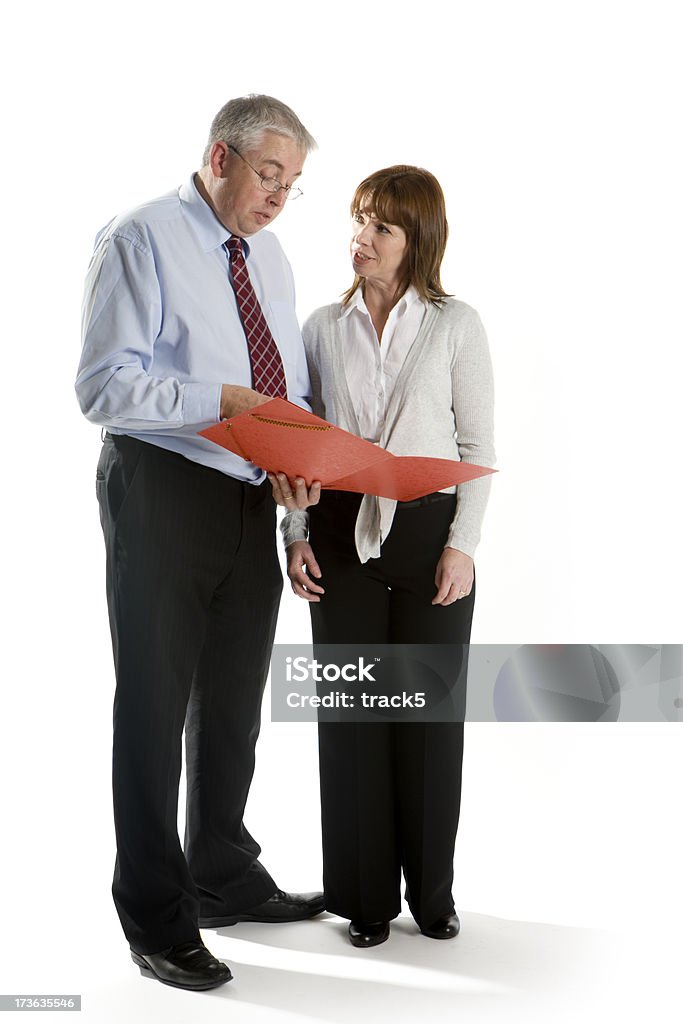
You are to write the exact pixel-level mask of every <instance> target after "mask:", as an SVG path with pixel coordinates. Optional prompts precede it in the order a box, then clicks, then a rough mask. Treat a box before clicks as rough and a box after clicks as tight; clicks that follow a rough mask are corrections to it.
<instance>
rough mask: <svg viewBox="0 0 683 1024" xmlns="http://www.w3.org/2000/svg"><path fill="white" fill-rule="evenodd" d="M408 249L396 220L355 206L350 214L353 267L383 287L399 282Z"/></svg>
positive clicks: (406, 240) (358, 272) (406, 239)
mask: <svg viewBox="0 0 683 1024" xmlns="http://www.w3.org/2000/svg"><path fill="white" fill-rule="evenodd" d="M407 251H408V236H407V235H406V233H405V231H404V230H403V228H400V227H399V226H398V224H387V223H385V222H384V221H381V220H378V219H377V217H376V216H375V214H374V213H372V212H371V211H370V210H366V209H360V210H357V211H356V213H355V214H354V216H353V235H352V236H351V259H352V261H353V269H354V271H355V273H356V274H358V276H359V277H362V278H365V280H366V281H372V282H376V283H377V284H380V285H384V286H385V287H394V286H395V285H398V284H399V282H400V280H401V278H402V276H403V275H402V273H401V270H402V266H403V260H404V258H405V255H406V253H407Z"/></svg>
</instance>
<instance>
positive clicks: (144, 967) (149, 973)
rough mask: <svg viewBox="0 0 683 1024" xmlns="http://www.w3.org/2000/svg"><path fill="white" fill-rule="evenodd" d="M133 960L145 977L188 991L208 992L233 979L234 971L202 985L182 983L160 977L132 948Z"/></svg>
mask: <svg viewBox="0 0 683 1024" xmlns="http://www.w3.org/2000/svg"><path fill="white" fill-rule="evenodd" d="M130 956H131V960H132V961H133V963H134V964H136V966H137V967H139V968H140V974H141V975H142V977H143V978H152V979H153V980H154V981H159V982H161V984H162V985H169V986H170V987H171V988H182V989H185V991H187V992H206V991H208V990H209V989H212V988H219V987H220V986H221V985H227V983H228V982H229V981H232V979H233V976H232V973H231V974H230V975H229V976H228V977H227V978H221V980H220V981H208V982H205V983H204V984H201V985H181V984H180V982H177V981H167V980H166V979H165V978H160V977H159V975H158V974H157V973H156V971H154V970H153V969H152V968H151V967H150V965H149V964H148V963H147V961H146V960H143V959H142V957H141V956H138V955H137V954H136V953H134V952H133V951H132V950H131V953H130Z"/></svg>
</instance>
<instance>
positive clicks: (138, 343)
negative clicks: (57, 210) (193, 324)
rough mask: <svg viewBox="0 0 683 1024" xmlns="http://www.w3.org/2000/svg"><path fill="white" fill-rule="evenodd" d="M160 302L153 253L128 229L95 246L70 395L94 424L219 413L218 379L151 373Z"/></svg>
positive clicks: (128, 424) (175, 424)
mask: <svg viewBox="0 0 683 1024" xmlns="http://www.w3.org/2000/svg"><path fill="white" fill-rule="evenodd" d="M161 318H162V303H161V291H160V286H159V280H158V278H157V274H156V270H155V264H154V256H153V253H152V251H151V248H150V247H149V246H148V245H147V244H146V243H145V240H144V238H142V237H139V236H138V235H137V234H135V233H133V232H132V231H131V232H130V233H129V234H119V233H116V232H115V233H112V234H110V235H105V237H104V238H103V239H102V240H101V241H100V242H99V244H98V245H97V246H96V249H95V252H94V255H93V258H92V260H91V263H90V267H89V268H88V274H87V277H86V283H85V295H84V299H83V321H82V322H83V330H82V340H83V350H82V354H81V361H80V364H79V368H78V376H77V379H76V394H77V397H78V401H79V404H80V406H81V410H82V411H83V414H84V415H85V416H86V418H87V419H89V420H90V421H91V422H93V423H98V424H101V425H102V426H105V427H107V426H113V427H120V428H122V429H124V430H126V429H127V430H134V431H136V432H143V431H146V430H148V431H154V432H158V431H160V430H164V429H168V430H176V431H177V430H178V429H179V428H183V427H187V428H188V429H189V428H191V432H192V433H194V432H195V431H196V430H197V428H198V427H199V426H200V425H207V424H209V423H215V422H216V421H217V420H219V419H220V396H221V385H220V384H213V383H212V384H202V383H194V382H187V383H182V382H181V381H180V380H178V379H177V378H176V377H172V376H169V377H155V376H153V375H152V374H151V373H150V367H151V365H152V360H153V353H154V344H155V341H156V338H157V336H158V334H159V330H160V327H161Z"/></svg>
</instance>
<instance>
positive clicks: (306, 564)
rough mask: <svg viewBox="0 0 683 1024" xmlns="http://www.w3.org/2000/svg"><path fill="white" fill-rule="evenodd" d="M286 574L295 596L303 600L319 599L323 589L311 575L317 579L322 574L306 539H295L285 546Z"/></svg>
mask: <svg viewBox="0 0 683 1024" xmlns="http://www.w3.org/2000/svg"><path fill="white" fill-rule="evenodd" d="M287 575H288V576H289V579H290V582H291V584H292V590H293V591H294V593H295V594H296V595H297V597H302V598H303V599H304V601H319V600H320V597H319V595H320V594H324V593H325V591H324V590H323V588H322V587H321V586H319V585H318V584H317V583H314V582H313V579H312V578H311V577H313V576H316V577H317V578H318V579H320V577H321V576H322V573H321V572H320V566H319V565H318V563H317V562H316V560H315V555H314V554H313V548H312V547H311V545H310V544H309V543H308V541H307V540H295V541H294V543H293V544H290V545H289V547H288V548H287Z"/></svg>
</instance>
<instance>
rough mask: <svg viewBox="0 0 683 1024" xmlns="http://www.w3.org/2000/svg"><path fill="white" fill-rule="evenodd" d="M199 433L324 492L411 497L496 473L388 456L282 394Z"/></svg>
mask: <svg viewBox="0 0 683 1024" xmlns="http://www.w3.org/2000/svg"><path fill="white" fill-rule="evenodd" d="M200 434H201V436H202V437H206V438H207V439H208V440H209V441H213V442H214V443H215V444H219V445H221V446H222V447H223V448H227V449H228V451H231V452H234V453H235V454H236V455H239V456H240V457H241V458H243V459H246V460H247V462H253V463H254V464H255V465H256V466H259V467H260V468H261V469H265V470H266V471H267V472H269V473H286V474H287V476H288V477H289V478H290V480H293V479H294V478H295V477H297V476H299V477H303V478H304V479H305V481H306V486H307V487H310V486H311V484H312V483H313V481H314V480H320V482H321V483H322V485H323V487H324V488H326V489H328V490H335V491H359V492H360V493H361V494H375V495H377V496H378V497H381V498H394V499H395V500H397V501H414V500H415V499H416V498H422V497H423V496H424V495H425V494H431V493H432V492H433V491H440V490H443V488H445V487H451V486H452V485H453V484H461V483H464V482H465V481H466V480H474V479H476V478H477V477H480V476H485V475H486V474H487V473H495V472H496V471H495V470H494V469H489V468H488V467H486V466H476V465H473V464H472V463H471V462H455V461H452V460H450V459H431V458H419V457H417V456H412V455H411V456H406V455H392V454H391V452H388V451H385V449H384V448H380V447H379V445H376V444H371V443H370V441H364V440H363V439H362V438H360V437H356V435H355V434H350V433H349V432H348V431H346V430H342V429H341V427H336V426H335V425H334V424H333V423H328V422H327V421H326V420H323V419H320V417H319V416H314V415H313V413H310V412H306V410H305V409H301V408H300V407H299V406H298V405H293V404H292V403H291V402H287V401H285V399H283V398H274V399H273V400H272V401H271V402H266V403H264V404H263V405H259V406H256V407H255V408H253V409H250V410H249V411H248V412H243V413H240V415H239V416H233V417H232V419H229V420H223V421H221V422H220V423H216V424H215V426H213V427H209V428H208V429H207V430H202V431H200Z"/></svg>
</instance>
